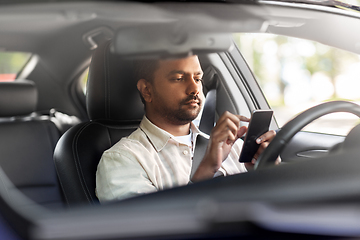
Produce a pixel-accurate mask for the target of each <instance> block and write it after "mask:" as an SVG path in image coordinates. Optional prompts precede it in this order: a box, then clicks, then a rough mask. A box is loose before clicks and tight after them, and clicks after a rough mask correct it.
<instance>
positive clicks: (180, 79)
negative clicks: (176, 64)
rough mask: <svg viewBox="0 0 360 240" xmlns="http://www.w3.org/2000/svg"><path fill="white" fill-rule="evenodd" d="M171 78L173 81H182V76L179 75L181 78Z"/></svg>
mask: <svg viewBox="0 0 360 240" xmlns="http://www.w3.org/2000/svg"><path fill="white" fill-rule="evenodd" d="M172 80H173V81H182V80H183V78H182V77H181V78H173V79H172Z"/></svg>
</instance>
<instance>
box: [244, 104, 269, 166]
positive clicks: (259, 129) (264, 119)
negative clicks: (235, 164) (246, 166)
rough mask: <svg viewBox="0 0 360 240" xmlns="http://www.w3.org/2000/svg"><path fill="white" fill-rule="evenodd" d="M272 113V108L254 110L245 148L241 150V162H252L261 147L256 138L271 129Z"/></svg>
mask: <svg viewBox="0 0 360 240" xmlns="http://www.w3.org/2000/svg"><path fill="white" fill-rule="evenodd" d="M272 115H273V111H272V110H255V111H253V113H252V114H251V119H250V123H249V126H248V131H247V133H246V136H245V140H244V144H243V148H242V150H241V154H240V158H239V162H251V159H252V158H253V157H254V155H255V153H256V152H257V150H258V149H259V147H260V145H259V144H257V143H256V139H257V138H258V137H260V136H261V135H262V134H264V133H266V132H267V131H269V126H270V122H271V118H272Z"/></svg>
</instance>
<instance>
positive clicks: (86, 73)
mask: <svg viewBox="0 0 360 240" xmlns="http://www.w3.org/2000/svg"><path fill="white" fill-rule="evenodd" d="M88 76H89V68H86V69H85V71H84V72H83V73H82V74H81V76H80V81H79V84H80V88H81V89H82V92H83V93H84V95H86V84H87V81H88Z"/></svg>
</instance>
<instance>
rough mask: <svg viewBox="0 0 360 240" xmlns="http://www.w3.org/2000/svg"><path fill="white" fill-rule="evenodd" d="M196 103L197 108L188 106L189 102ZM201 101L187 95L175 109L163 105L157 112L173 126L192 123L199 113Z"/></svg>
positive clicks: (196, 97) (198, 98) (194, 96)
mask: <svg viewBox="0 0 360 240" xmlns="http://www.w3.org/2000/svg"><path fill="white" fill-rule="evenodd" d="M193 100H195V101H198V104H197V106H189V102H190V101H193ZM201 106H202V99H201V98H200V97H199V96H198V95H189V96H188V97H186V98H185V99H183V100H182V101H180V103H179V105H178V106H177V107H176V108H170V107H168V106H166V105H165V104H163V105H162V106H159V109H158V110H159V111H160V113H161V115H162V116H164V117H165V118H166V119H167V120H168V121H170V122H171V123H173V124H177V125H183V124H187V123H190V122H191V121H193V120H194V119H195V118H196V117H197V116H198V115H199V113H200V110H201Z"/></svg>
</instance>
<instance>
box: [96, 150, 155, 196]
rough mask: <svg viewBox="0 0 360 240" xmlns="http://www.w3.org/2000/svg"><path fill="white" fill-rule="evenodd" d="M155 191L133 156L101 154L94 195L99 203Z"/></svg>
mask: <svg viewBox="0 0 360 240" xmlns="http://www.w3.org/2000/svg"><path fill="white" fill-rule="evenodd" d="M156 190H157V189H156V187H155V186H154V185H153V184H152V182H151V181H150V180H149V178H148V176H147V174H146V171H145V170H144V169H143V168H142V166H141V164H140V163H139V162H138V161H137V159H136V158H135V157H134V156H132V155H126V154H120V153H118V152H114V151H106V152H104V153H103V155H102V157H101V160H100V162H99V165H98V168H97V172H96V194H97V197H98V198H99V200H100V202H106V201H111V200H119V199H124V198H129V197H132V196H136V195H140V194H145V193H150V192H154V191H156Z"/></svg>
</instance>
